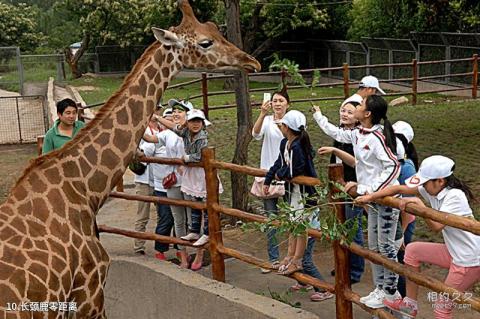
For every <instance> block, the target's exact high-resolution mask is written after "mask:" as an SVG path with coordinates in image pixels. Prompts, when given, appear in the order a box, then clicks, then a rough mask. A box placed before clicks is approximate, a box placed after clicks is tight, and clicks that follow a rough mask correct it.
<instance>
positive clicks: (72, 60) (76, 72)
mask: <svg viewBox="0 0 480 319" xmlns="http://www.w3.org/2000/svg"><path fill="white" fill-rule="evenodd" d="M89 44H90V36H89V35H88V34H86V35H84V36H83V39H82V44H81V45H80V48H79V49H78V50H77V52H75V54H74V55H73V54H72V51H71V50H70V48H69V47H67V48H65V50H64V52H65V60H66V61H67V63H68V65H69V66H70V69H71V71H72V76H73V78H74V79H78V78H80V77H82V71H81V70H80V69H79V68H78V61H80V58H81V57H82V56H83V54H84V53H85V51H87V48H88V45H89Z"/></svg>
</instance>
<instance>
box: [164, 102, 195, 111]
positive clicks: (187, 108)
mask: <svg viewBox="0 0 480 319" xmlns="http://www.w3.org/2000/svg"><path fill="white" fill-rule="evenodd" d="M177 105H178V106H180V107H181V108H182V109H183V110H184V111H185V112H188V111H191V110H193V104H192V102H189V101H184V100H175V99H170V100H168V107H171V108H173V107H174V106H177Z"/></svg>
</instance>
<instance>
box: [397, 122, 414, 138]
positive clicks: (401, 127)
mask: <svg viewBox="0 0 480 319" xmlns="http://www.w3.org/2000/svg"><path fill="white" fill-rule="evenodd" d="M392 126H393V131H394V132H395V133H397V134H402V135H403V136H405V138H406V139H407V142H408V143H410V142H411V141H412V140H413V137H414V136H415V133H414V132H413V128H412V126H411V125H410V124H408V123H407V122H405V121H397V122H395V124H393V125H392Z"/></svg>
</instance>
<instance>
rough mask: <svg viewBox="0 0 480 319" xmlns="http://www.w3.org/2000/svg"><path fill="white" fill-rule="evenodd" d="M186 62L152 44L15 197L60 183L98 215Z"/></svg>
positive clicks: (28, 174)
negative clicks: (89, 118)
mask: <svg viewBox="0 0 480 319" xmlns="http://www.w3.org/2000/svg"><path fill="white" fill-rule="evenodd" d="M181 65H182V64H181V62H180V60H179V57H178V53H176V52H174V51H173V50H172V49H171V47H165V46H163V45H160V44H159V43H158V42H155V43H154V44H152V45H151V46H150V47H149V48H147V50H146V51H145V53H144V54H143V55H142V57H141V58H140V59H139V60H138V62H137V63H136V64H135V66H134V68H133V70H132V71H131V73H130V74H129V75H128V76H127V78H126V79H125V81H124V83H123V85H122V87H121V89H120V90H119V91H118V92H117V93H116V94H114V95H113V96H112V97H111V98H110V99H109V100H108V101H107V102H106V103H105V105H104V106H103V107H102V109H101V110H100V111H99V112H98V114H97V116H96V117H95V119H94V120H92V122H90V123H89V124H88V125H87V126H86V127H85V128H84V129H83V130H82V131H81V132H80V133H79V134H78V135H77V136H76V137H75V139H74V140H72V141H71V142H70V143H68V144H67V145H66V146H65V147H64V148H63V149H61V150H58V151H55V152H52V153H50V154H48V155H46V156H44V157H40V158H38V159H37V160H36V161H35V162H34V163H33V164H32V165H31V166H30V167H29V168H27V169H26V171H25V173H24V175H23V176H22V177H21V178H20V180H19V181H18V182H17V185H16V186H15V187H14V188H13V189H12V192H11V196H10V198H9V199H10V201H11V200H14V201H15V199H17V200H20V199H21V197H23V199H26V198H25V197H27V196H28V195H27V194H29V193H30V192H48V190H49V189H48V188H49V185H51V184H55V185H56V186H53V187H55V188H57V187H58V186H60V187H59V189H60V192H63V193H64V196H63V197H64V198H66V199H65V200H66V201H68V202H69V203H71V204H74V206H80V207H78V209H80V210H82V211H85V210H87V211H89V212H90V213H93V214H95V213H96V212H97V211H98V209H99V208H100V206H101V204H102V203H103V202H104V201H105V200H106V198H107V197H108V195H109V193H110V191H111V189H112V188H113V187H114V186H115V185H116V184H117V183H118V181H119V180H120V179H121V177H122V176H123V173H124V172H125V169H126V167H127V165H128V164H129V163H130V161H131V160H132V157H133V155H134V154H135V151H136V147H137V145H138V143H139V142H140V139H141V138H142V136H143V133H144V131H145V129H146V127H147V125H148V120H149V117H150V116H151V114H152V113H153V111H154V109H155V106H156V105H157V102H158V101H159V100H160V98H161V96H162V94H163V92H164V91H165V89H166V88H167V86H168V83H169V81H170V80H171V79H172V77H173V76H174V75H176V74H177V73H178V72H179V71H180V69H181ZM57 189H58V188H57ZM44 195H46V194H44ZM12 197H13V198H12ZM52 205H55V203H52ZM32 209H35V208H34V207H32ZM53 210H55V207H53ZM26 213H27V214H28V212H26ZM52 213H53V212H52ZM92 217H93V216H92Z"/></svg>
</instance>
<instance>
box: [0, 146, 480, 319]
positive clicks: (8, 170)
mask: <svg viewBox="0 0 480 319" xmlns="http://www.w3.org/2000/svg"><path fill="white" fill-rule="evenodd" d="M35 155H36V145H34V144H33V145H20V146H14V145H12V146H0V165H2V168H3V169H2V171H1V173H0V191H1V198H0V202H3V201H4V200H5V197H6V196H7V194H8V190H9V189H10V187H11V186H12V185H13V184H14V182H15V181H16V179H17V178H18V176H19V175H20V174H21V173H22V171H23V169H22V168H21V167H25V166H26V165H27V163H28V160H29V159H31V158H33V157H34V156H35ZM124 183H125V191H126V192H127V193H133V191H134V189H133V181H132V174H131V173H130V172H129V171H127V173H126V175H125V182H124ZM136 209H137V203H136V202H134V201H126V200H122V199H109V200H107V202H106V203H105V205H104V206H103V207H102V208H101V209H100V211H99V213H98V217H97V221H98V224H106V225H109V226H113V227H119V228H124V229H133V223H134V220H135V215H136ZM155 224H156V213H155V208H154V207H153V205H152V207H151V215H150V222H149V224H148V228H147V231H149V232H153V231H154V227H155ZM223 237H224V243H225V246H227V247H232V248H235V249H238V250H241V251H243V252H247V253H249V254H252V255H254V256H256V257H258V258H262V259H267V258H266V239H265V236H264V234H261V233H256V232H242V231H241V230H239V229H238V228H233V229H228V230H225V231H224V232H223ZM101 241H102V243H103V245H104V246H105V248H106V250H107V251H108V253H109V254H110V256H111V257H112V258H115V256H122V255H123V256H125V255H126V256H134V255H135V254H134V253H133V239H131V238H126V237H122V236H119V235H113V234H105V233H102V234H101ZM281 249H282V255H284V254H285V245H282V247H281ZM154 253H155V251H154V249H153V242H149V243H147V258H154V257H153V256H154ZM174 255H175V251H174V250H173V249H172V250H170V251H169V252H168V253H167V256H169V257H170V258H173V257H174ZM139 258H140V257H139ZM141 258H143V257H141ZM314 261H315V264H316V265H317V267H318V268H319V270H320V272H321V273H322V275H324V277H325V280H326V281H327V282H330V283H334V278H333V277H332V276H330V270H331V269H333V263H334V259H333V252H332V249H331V246H330V245H329V244H328V243H321V242H317V244H316V247H315V250H314ZM158 262H162V261H158ZM199 273H201V274H203V275H205V276H208V277H211V270H210V267H205V268H203V269H202V270H200V271H199ZM426 273H427V274H429V275H432V276H433V277H435V278H439V279H443V278H444V277H445V275H446V271H445V270H443V269H439V268H436V267H431V268H429V269H427V270H426ZM226 281H227V283H230V284H232V285H234V286H237V287H240V288H243V289H247V290H249V291H251V292H254V293H257V294H263V295H265V296H268V297H269V296H270V294H269V290H271V291H275V292H278V293H280V294H283V295H285V294H286V292H287V290H288V288H289V287H290V286H291V285H292V284H294V282H293V281H292V280H291V279H289V278H286V277H282V276H279V275H276V274H268V275H263V274H261V273H260V270H259V269H258V268H257V267H254V266H251V265H248V264H245V263H243V262H240V261H237V260H233V259H227V260H226ZM353 290H354V291H355V292H357V293H358V294H360V295H362V296H363V295H366V294H368V293H369V292H370V291H371V290H372V279H371V271H370V267H369V265H367V267H366V271H365V274H364V276H363V278H362V281H361V282H360V283H358V284H356V285H354V286H353ZM427 293H428V291H427V290H426V289H421V290H420V293H419V296H420V300H419V301H420V313H419V316H418V317H417V318H419V319H427V318H433V310H432V305H431V304H430V303H429V302H428V301H427ZM309 294H310V293H309V292H303V293H293V294H291V295H287V296H286V298H285V299H287V300H288V301H289V302H290V303H295V302H297V301H299V302H300V303H301V307H302V308H303V309H305V310H308V311H311V312H313V313H316V314H318V315H319V317H320V318H328V319H329V318H334V315H333V314H334V313H335V301H334V299H330V300H327V301H324V302H320V303H314V302H311V301H310V300H309ZM150 298H154V296H151V297H150ZM455 317H456V318H462V319H474V318H478V313H477V312H475V311H472V310H469V309H466V310H456V313H455ZM354 318H357V319H366V318H370V315H369V314H368V313H366V312H364V311H363V310H362V309H360V308H359V307H356V306H354Z"/></svg>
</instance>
